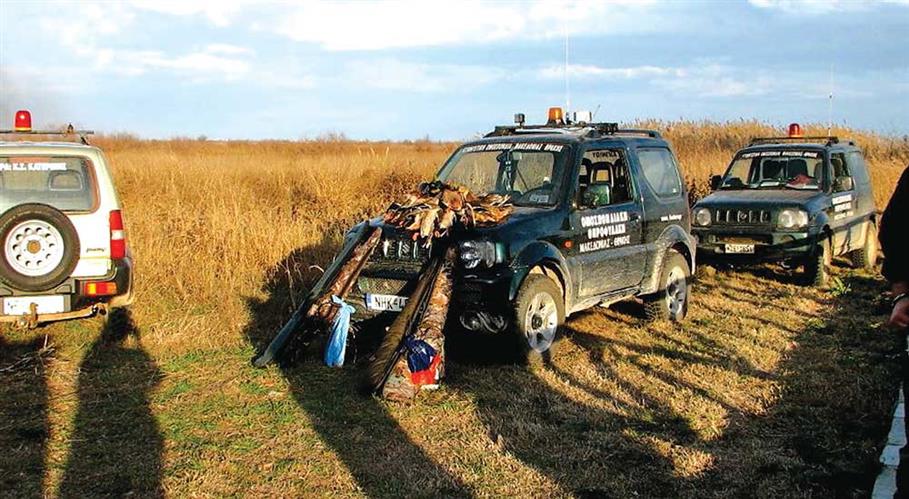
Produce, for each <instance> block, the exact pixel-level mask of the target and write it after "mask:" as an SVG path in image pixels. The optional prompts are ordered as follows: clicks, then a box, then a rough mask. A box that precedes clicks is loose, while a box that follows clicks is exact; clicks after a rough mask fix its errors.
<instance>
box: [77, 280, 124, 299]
mask: <svg viewBox="0 0 909 499" xmlns="http://www.w3.org/2000/svg"><path fill="white" fill-rule="evenodd" d="M82 294H83V295H85V296H112V295H115V294H117V283H116V282H113V281H104V282H84V283H82Z"/></svg>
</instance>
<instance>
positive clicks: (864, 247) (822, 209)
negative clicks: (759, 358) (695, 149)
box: [692, 124, 878, 286]
mask: <svg viewBox="0 0 909 499" xmlns="http://www.w3.org/2000/svg"><path fill="white" fill-rule="evenodd" d="M711 189H713V191H714V192H713V193H712V194H710V195H709V196H707V197H705V198H704V199H702V200H701V201H699V202H698V203H697V204H696V205H695V207H694V210H693V211H692V213H693V223H692V226H693V227H692V232H693V233H694V235H695V236H696V237H697V238H698V255H699V257H700V258H702V259H703V260H705V261H707V262H709V261H725V262H728V263H756V262H766V261H777V262H781V263H787V264H790V265H793V266H799V265H800V266H802V267H803V268H804V277H805V280H806V282H807V283H808V284H813V285H816V286H823V285H825V284H827V281H828V279H829V267H830V264H831V261H832V259H833V257H835V256H840V255H848V256H849V258H850V259H851V260H852V263H853V265H854V266H856V267H864V268H866V269H869V270H870V269H873V267H874V265H875V263H876V260H877V253H878V247H877V212H876V210H875V204H874V195H873V193H872V191H871V179H870V177H869V175H868V167H867V166H866V164H865V159H864V157H863V155H862V151H861V150H860V149H859V148H858V147H856V145H855V143H853V142H852V141H843V140H839V139H838V138H837V137H828V136H823V137H805V136H803V135H802V133H801V127H800V126H799V125H798V124H792V125H790V126H789V136H788V137H776V138H763V139H754V140H753V141H752V142H751V144H750V145H748V147H745V148H744V149H742V150H740V151H739V152H738V153H736V155H735V157H734V158H733V160H732V163H731V164H730V165H729V168H727V170H726V173H725V174H724V175H722V176H720V175H717V176H715V177H713V178H712V179H711Z"/></svg>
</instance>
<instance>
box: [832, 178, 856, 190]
mask: <svg viewBox="0 0 909 499" xmlns="http://www.w3.org/2000/svg"><path fill="white" fill-rule="evenodd" d="M833 187H834V189H836V190H837V191H851V190H852V189H853V188H854V187H855V182H854V181H853V180H852V177H837V178H836V180H835V181H834V182H833Z"/></svg>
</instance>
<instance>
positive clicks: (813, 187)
mask: <svg viewBox="0 0 909 499" xmlns="http://www.w3.org/2000/svg"><path fill="white" fill-rule="evenodd" d="M786 188H787V189H795V190H799V191H807V190H813V191H816V190H818V189H819V187H818V186H816V185H810V184H786Z"/></svg>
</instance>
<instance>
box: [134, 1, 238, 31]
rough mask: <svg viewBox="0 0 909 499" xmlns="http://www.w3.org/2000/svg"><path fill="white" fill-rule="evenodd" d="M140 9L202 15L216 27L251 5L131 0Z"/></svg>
mask: <svg viewBox="0 0 909 499" xmlns="http://www.w3.org/2000/svg"><path fill="white" fill-rule="evenodd" d="M130 4H131V5H132V6H133V7H135V8H137V9H141V10H147V11H150V12H157V13H159V14H167V15H171V16H203V17H205V18H206V19H207V20H208V21H209V22H211V23H212V24H214V25H215V26H218V27H226V26H229V25H231V24H232V23H233V21H234V20H235V19H236V18H237V17H238V16H239V15H240V13H241V12H242V11H243V10H244V9H245V8H246V7H248V6H250V5H251V1H249V0H245V1H244V0H132V1H131V2H130Z"/></svg>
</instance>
